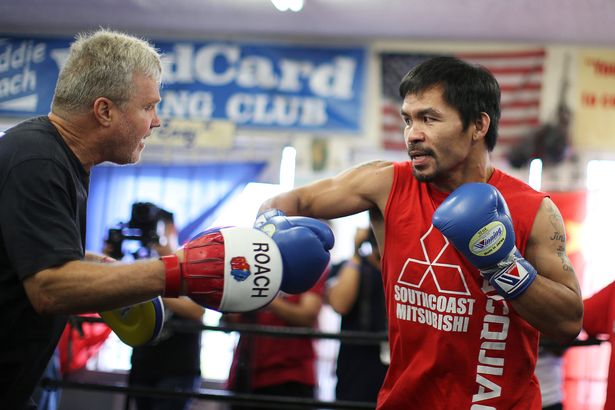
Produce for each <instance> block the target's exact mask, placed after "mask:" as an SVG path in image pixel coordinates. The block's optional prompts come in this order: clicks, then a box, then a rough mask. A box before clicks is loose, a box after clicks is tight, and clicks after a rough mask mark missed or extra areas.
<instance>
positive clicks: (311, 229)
mask: <svg viewBox="0 0 615 410" xmlns="http://www.w3.org/2000/svg"><path fill="white" fill-rule="evenodd" d="M278 212H279V211H278ZM259 229H260V230H262V231H263V232H265V233H266V234H267V235H269V236H271V238H272V239H273V240H274V241H275V243H276V244H277V245H278V248H279V249H280V253H281V254H282V260H283V262H284V275H283V277H282V285H281V290H282V291H283V292H286V293H292V294H297V293H303V292H306V291H308V290H309V289H311V288H312V287H313V286H314V285H315V284H316V282H318V279H320V277H321V276H322V274H323V272H324V271H325V270H326V268H327V266H328V265H329V260H330V258H331V256H330V254H329V251H330V250H331V248H333V244H334V243H335V239H334V236H333V232H332V231H331V228H329V226H328V225H327V224H325V223H324V222H321V221H319V220H317V219H313V218H307V217H303V216H282V215H280V214H277V215H276V216H270V217H268V218H266V220H265V221H263V222H262V223H261V224H260V227H259Z"/></svg>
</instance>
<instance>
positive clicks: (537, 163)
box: [528, 158, 542, 191]
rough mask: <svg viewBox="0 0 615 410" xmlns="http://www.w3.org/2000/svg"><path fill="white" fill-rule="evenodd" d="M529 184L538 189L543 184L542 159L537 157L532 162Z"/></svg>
mask: <svg viewBox="0 0 615 410" xmlns="http://www.w3.org/2000/svg"><path fill="white" fill-rule="evenodd" d="M528 180H529V185H530V186H531V187H532V188H534V189H535V190H537V191H540V187H541V186H542V160H540V159H538V158H536V159H533V160H532V162H530V175H529V177H528Z"/></svg>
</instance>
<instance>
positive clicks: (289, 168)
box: [280, 147, 297, 191]
mask: <svg viewBox="0 0 615 410" xmlns="http://www.w3.org/2000/svg"><path fill="white" fill-rule="evenodd" d="M296 158H297V150H296V149H295V148H293V147H284V149H283V150H282V161H281V162H280V186H281V187H282V189H283V190H284V191H289V190H291V189H293V187H294V186H295V160H296Z"/></svg>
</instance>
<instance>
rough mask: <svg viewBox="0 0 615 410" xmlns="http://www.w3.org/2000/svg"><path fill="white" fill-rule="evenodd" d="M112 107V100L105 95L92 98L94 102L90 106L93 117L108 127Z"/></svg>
mask: <svg viewBox="0 0 615 410" xmlns="http://www.w3.org/2000/svg"><path fill="white" fill-rule="evenodd" d="M113 108H114V104H113V101H111V100H110V99H108V98H106V97H98V98H97V99H96V100H94V104H93V107H92V109H93V112H94V117H95V118H96V120H97V121H98V122H99V123H100V125H102V126H103V127H108V126H110V125H111V120H112V114H113V113H112V110H113Z"/></svg>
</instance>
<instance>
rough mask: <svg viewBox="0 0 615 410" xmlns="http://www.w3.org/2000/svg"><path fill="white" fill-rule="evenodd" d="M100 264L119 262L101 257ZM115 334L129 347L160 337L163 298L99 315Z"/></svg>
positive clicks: (108, 257) (162, 322) (162, 324)
mask: <svg viewBox="0 0 615 410" xmlns="http://www.w3.org/2000/svg"><path fill="white" fill-rule="evenodd" d="M100 262H102V263H113V262H117V261H116V260H115V259H113V258H112V257H110V256H106V255H104V256H101V258H100ZM99 315H100V317H101V318H102V319H103V320H104V322H105V323H106V324H107V325H108V326H109V327H110V328H111V330H113V333H115V334H116V335H117V337H118V338H119V339H120V340H121V341H122V342H124V343H126V344H127V345H128V346H132V347H135V346H141V345H144V344H147V343H150V342H152V341H154V340H156V338H157V337H158V336H159V335H160V332H162V328H163V326H164V303H163V302H162V298H161V297H156V298H153V299H151V300H148V301H147V302H143V303H138V304H136V305H132V306H127V307H124V308H120V309H114V310H108V311H105V312H100V313H99Z"/></svg>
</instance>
